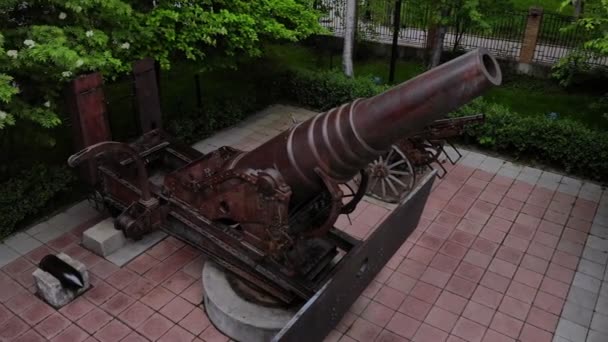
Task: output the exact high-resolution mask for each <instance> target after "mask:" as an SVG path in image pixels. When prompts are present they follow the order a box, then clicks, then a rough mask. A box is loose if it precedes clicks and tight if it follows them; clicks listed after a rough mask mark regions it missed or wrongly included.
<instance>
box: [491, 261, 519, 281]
mask: <svg viewBox="0 0 608 342" xmlns="http://www.w3.org/2000/svg"><path fill="white" fill-rule="evenodd" d="M488 270H489V271H492V272H494V273H497V274H500V275H501V276H503V277H507V278H513V275H514V274H515V271H516V270H517V266H515V265H514V264H512V263H510V262H506V261H504V260H500V259H498V258H494V259H493V260H492V263H491V264H490V267H488Z"/></svg>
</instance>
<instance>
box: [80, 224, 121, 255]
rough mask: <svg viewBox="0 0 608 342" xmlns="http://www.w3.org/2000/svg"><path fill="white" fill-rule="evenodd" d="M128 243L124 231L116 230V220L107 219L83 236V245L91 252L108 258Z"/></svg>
mask: <svg viewBox="0 0 608 342" xmlns="http://www.w3.org/2000/svg"><path fill="white" fill-rule="evenodd" d="M126 242H127V240H126V238H125V235H124V234H123V232H122V231H120V230H118V229H116V228H114V219H113V218H111V217H110V218H107V219H105V220H103V221H101V222H99V223H98V224H96V225H94V226H93V227H91V228H89V229H87V230H86V231H85V232H84V233H83V234H82V244H83V245H84V246H85V247H86V248H88V249H89V250H91V252H93V253H95V254H97V255H99V256H102V257H106V256H108V255H110V254H112V253H114V252H116V251H117V250H118V249H120V248H121V247H122V246H124V245H125V243H126Z"/></svg>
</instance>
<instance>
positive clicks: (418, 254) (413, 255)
mask: <svg viewBox="0 0 608 342" xmlns="http://www.w3.org/2000/svg"><path fill="white" fill-rule="evenodd" d="M434 256H435V252H434V251H432V250H430V249H427V248H423V247H419V246H414V247H412V249H411V250H410V253H409V254H408V256H407V257H408V258H410V259H412V260H415V261H418V262H420V263H422V264H424V265H428V264H429V263H430V262H431V260H433V257H434Z"/></svg>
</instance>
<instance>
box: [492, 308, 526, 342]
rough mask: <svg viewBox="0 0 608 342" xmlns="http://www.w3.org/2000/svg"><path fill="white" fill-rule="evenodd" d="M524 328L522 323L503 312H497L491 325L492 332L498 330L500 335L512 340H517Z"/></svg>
mask: <svg viewBox="0 0 608 342" xmlns="http://www.w3.org/2000/svg"><path fill="white" fill-rule="evenodd" d="M522 326H523V322H522V321H520V320H518V319H515V318H513V317H509V316H507V315H505V314H503V313H501V312H497V313H496V315H494V319H493V320H492V324H490V328H492V330H496V331H498V332H499V333H501V334H504V335H507V336H509V337H512V338H517V337H518V336H519V332H520V331H521V328H522Z"/></svg>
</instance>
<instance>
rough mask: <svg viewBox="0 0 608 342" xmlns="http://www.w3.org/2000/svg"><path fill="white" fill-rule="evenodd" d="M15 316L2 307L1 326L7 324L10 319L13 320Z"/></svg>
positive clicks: (0, 306)
mask: <svg viewBox="0 0 608 342" xmlns="http://www.w3.org/2000/svg"><path fill="white" fill-rule="evenodd" d="M13 316H14V315H13V314H12V313H11V312H10V311H9V310H8V309H7V308H5V307H4V306H2V305H0V324H2V323H4V322H6V321H7V320H8V319H10V318H12V317H13Z"/></svg>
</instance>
